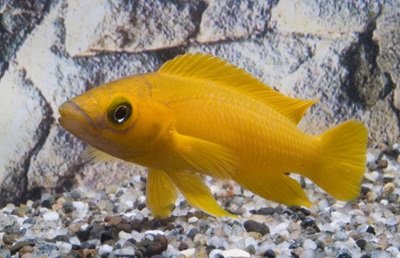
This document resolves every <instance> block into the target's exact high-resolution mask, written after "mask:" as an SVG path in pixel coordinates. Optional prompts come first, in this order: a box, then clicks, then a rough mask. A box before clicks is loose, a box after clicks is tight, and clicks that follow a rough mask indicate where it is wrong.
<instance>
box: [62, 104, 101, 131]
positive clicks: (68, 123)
mask: <svg viewBox="0 0 400 258" xmlns="http://www.w3.org/2000/svg"><path fill="white" fill-rule="evenodd" d="M58 112H59V113H60V117H59V118H58V123H59V124H60V125H61V126H62V127H64V128H65V129H66V130H67V131H70V132H72V133H74V131H75V130H76V129H78V128H80V129H83V128H85V127H86V128H90V127H92V128H95V126H94V123H93V120H92V119H91V118H90V116H89V115H88V114H87V113H86V112H85V111H84V110H82V109H81V108H80V107H79V106H78V104H76V103H75V102H74V101H72V100H68V101H66V102H64V103H63V104H62V105H61V106H60V107H59V108H58Z"/></svg>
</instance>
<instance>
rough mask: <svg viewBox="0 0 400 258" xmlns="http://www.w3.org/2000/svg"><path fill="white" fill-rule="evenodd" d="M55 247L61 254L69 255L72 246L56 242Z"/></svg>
mask: <svg viewBox="0 0 400 258" xmlns="http://www.w3.org/2000/svg"><path fill="white" fill-rule="evenodd" d="M56 245H57V247H58V250H59V251H60V253H62V254H69V253H70V252H71V250H72V245H71V244H70V243H66V242H61V241H57V242H56Z"/></svg>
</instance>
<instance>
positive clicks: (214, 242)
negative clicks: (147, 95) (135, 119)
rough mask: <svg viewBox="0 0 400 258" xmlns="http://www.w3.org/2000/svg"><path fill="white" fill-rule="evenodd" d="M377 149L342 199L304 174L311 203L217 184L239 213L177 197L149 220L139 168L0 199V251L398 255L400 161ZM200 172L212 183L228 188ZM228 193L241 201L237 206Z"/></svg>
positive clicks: (22, 253)
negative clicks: (16, 201)
mask: <svg viewBox="0 0 400 258" xmlns="http://www.w3.org/2000/svg"><path fill="white" fill-rule="evenodd" d="M385 155H386V154H382V157H376V156H374V155H371V154H369V155H368V161H369V163H375V164H376V169H375V170H374V171H371V172H367V174H369V175H370V178H369V179H371V178H373V180H369V179H367V178H365V179H364V180H363V183H362V189H361V195H360V197H359V198H358V199H357V200H355V201H352V202H350V203H345V202H340V201H336V200H335V199H333V198H332V197H330V196H329V195H327V194H326V193H325V192H323V191H321V190H318V189H317V188H316V187H315V186H314V185H313V184H312V183H311V182H309V181H306V185H307V189H306V191H307V195H308V196H309V197H310V199H311V198H312V199H311V200H312V202H314V203H315V205H313V206H312V207H311V208H310V209H305V208H302V207H299V206H289V207H286V206H284V205H278V204H276V203H274V202H271V201H268V200H264V199H262V198H260V197H258V196H255V195H253V194H251V193H250V192H248V191H247V190H245V191H243V192H242V190H241V189H240V187H237V186H235V187H234V188H232V189H231V190H230V192H231V193H230V194H231V196H232V197H229V198H234V201H232V200H231V199H229V198H228V197H226V196H225V194H222V193H226V190H224V191H223V192H220V193H221V194H218V195H217V196H218V198H219V201H221V202H223V205H224V206H226V208H227V209H228V210H231V211H235V212H236V213H239V217H237V218H235V219H231V218H214V217H212V216H208V215H206V214H204V213H202V212H199V211H197V210H195V209H193V208H191V207H190V206H189V205H188V204H187V202H185V201H184V200H183V198H182V197H178V202H177V203H178V205H177V206H176V207H175V210H174V211H173V216H171V217H170V218H168V219H163V220H159V219H157V220H156V219H154V218H153V217H152V216H151V213H150V211H149V210H148V209H147V207H146V206H145V203H146V198H145V193H144V191H145V184H144V182H145V180H144V181H143V180H142V176H136V177H134V178H133V179H132V180H133V182H136V181H137V184H136V183H132V184H125V185H124V184H121V185H110V186H104V185H103V186H99V189H97V190H90V191H88V190H87V189H85V188H77V189H74V190H73V191H72V192H67V193H63V194H61V196H55V195H51V194H48V193H44V194H43V195H42V198H41V199H40V200H35V201H28V202H27V203H26V204H21V205H19V206H16V205H13V204H8V205H6V206H5V207H4V208H2V209H0V239H1V240H0V241H2V244H3V245H4V246H5V247H6V248H9V249H5V248H4V247H2V249H0V257H1V255H3V256H4V257H13V255H18V257H27V258H30V257H39V256H43V257H82V256H83V257H96V256H99V257H109V256H113V257H179V258H187V257H195V256H199V257H200V256H201V257H208V256H209V257H212V256H211V255H213V257H220V258H222V257H260V256H261V257H269V258H274V257H282V258H286V257H299V258H311V257H317V258H320V257H344V258H346V257H363V256H364V257H379V258H380V257H396V256H399V252H400V251H399V249H398V246H400V233H399V232H398V225H399V223H400V208H399V206H398V204H399V194H400V187H399V184H398V182H397V178H400V165H399V164H398V163H397V161H396V160H393V158H390V157H387V156H385ZM379 160H386V161H387V164H386V165H385V163H384V162H382V161H379ZM378 165H379V166H378ZM369 166H370V165H369ZM367 174H366V175H367ZM367 177H368V176H367ZM143 179H144V178H143ZM205 180H206V183H207V184H214V188H213V189H215V190H216V191H219V190H221V189H226V187H225V186H224V185H223V183H219V182H218V181H215V180H213V181H211V180H212V179H208V178H206V179H205ZM225 201H226V203H224V202H225ZM235 202H246V203H244V204H243V205H242V206H240V208H239V206H238V205H237V203H236V204H235ZM79 255H81V256H79Z"/></svg>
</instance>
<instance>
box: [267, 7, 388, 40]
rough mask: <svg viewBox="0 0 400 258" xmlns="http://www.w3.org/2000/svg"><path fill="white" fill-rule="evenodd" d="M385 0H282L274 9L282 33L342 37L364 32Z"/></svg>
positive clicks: (273, 13) (273, 12)
mask: <svg viewBox="0 0 400 258" xmlns="http://www.w3.org/2000/svg"><path fill="white" fill-rule="evenodd" d="M381 2H382V1H374V0H356V1H352V2H349V1H346V0H339V1H317V0H312V1H308V0H300V1H296V2H293V1H290V0H281V1H279V2H278V4H277V6H276V8H274V9H273V10H272V19H273V20H274V21H276V23H277V28H278V30H280V31H283V32H288V33H292V32H295V33H301V34H313V35H317V36H322V37H328V38H341V37H342V36H343V34H348V33H354V32H359V33H360V32H363V31H365V30H366V28H367V26H368V24H369V23H370V22H372V21H373V20H374V19H375V18H376V17H377V15H378V14H379V12H380V9H381V6H382V3H381Z"/></svg>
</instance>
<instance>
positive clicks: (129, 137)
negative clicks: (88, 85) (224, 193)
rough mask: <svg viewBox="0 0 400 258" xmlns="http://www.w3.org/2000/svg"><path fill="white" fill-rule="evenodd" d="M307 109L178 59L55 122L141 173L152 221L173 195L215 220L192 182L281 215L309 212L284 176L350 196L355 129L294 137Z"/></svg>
mask: <svg viewBox="0 0 400 258" xmlns="http://www.w3.org/2000/svg"><path fill="white" fill-rule="evenodd" d="M314 103H315V101H305V100H299V99H295V98H290V97H286V96H284V95H282V94H280V93H278V92H276V91H274V90H273V89H271V88H270V87H268V86H266V85H264V84H262V83H261V82H260V81H258V80H257V79H255V78H254V77H252V76H251V75H249V74H247V73H246V72H244V71H243V70H241V69H239V68H237V67H235V66H233V65H230V64H228V63H227V62H226V61H224V60H221V59H219V58H216V57H212V56H210V55H204V54H186V55H183V56H179V57H177V58H175V59H174V60H171V61H169V62H167V63H165V64H164V65H163V66H162V67H161V68H160V69H159V70H158V71H157V72H154V73H148V74H141V75H133V76H130V77H126V78H123V79H120V80H117V81H114V82H110V83H106V84H104V85H102V86H99V87H97V88H94V89H92V90H90V91H88V92H86V93H84V94H82V95H80V96H78V97H75V98H73V99H72V100H70V101H67V102H66V103H64V104H63V105H62V106H61V107H60V114H61V117H60V119H59V122H60V124H61V125H62V126H63V127H64V128H65V129H67V130H68V131H70V132H71V133H72V134H74V135H75V136H77V137H78V138H80V139H82V140H83V141H86V142H87V143H89V144H90V145H92V146H93V147H94V148H96V149H98V150H99V151H101V152H104V153H107V154H108V155H111V156H113V157H116V158H119V159H122V160H125V161H128V162H133V163H136V164H140V165H142V166H146V167H148V168H149V176H148V180H147V203H148V206H149V208H150V209H151V210H152V212H153V214H154V215H155V216H159V217H167V216H169V215H170V213H171V209H172V207H173V204H174V203H175V201H176V197H177V194H178V192H179V191H180V192H181V193H182V194H183V195H184V197H185V198H186V199H187V200H188V201H189V203H191V204H192V205H193V206H195V207H197V208H200V209H202V210H203V211H205V212H207V213H209V214H212V215H216V216H225V215H231V214H230V213H228V212H226V211H225V210H223V209H222V208H221V207H220V206H219V205H218V204H217V203H216V201H215V200H214V198H213V197H212V195H211V193H210V191H209V189H208V187H207V186H206V185H205V184H204V182H203V181H202V178H201V177H200V176H199V174H204V175H209V176H212V177H215V178H218V179H224V180H227V179H231V180H234V181H235V182H237V183H239V184H240V185H241V186H243V187H245V188H247V189H249V190H250V191H252V192H254V193H256V194H258V195H260V196H262V197H264V198H266V199H270V200H273V201H276V202H279V203H283V204H286V205H301V206H307V207H309V206H311V205H312V204H311V202H310V201H309V200H308V198H307V196H306V195H305V193H304V192H303V190H302V189H301V187H300V185H299V183H298V182H297V181H295V180H294V179H292V178H291V177H289V176H288V173H297V174H300V175H303V176H305V177H307V178H309V179H311V180H312V181H314V182H315V183H316V184H317V185H319V186H320V187H322V188H323V189H324V190H326V191H327V192H328V193H330V194H331V195H333V196H334V197H336V198H338V199H341V200H345V201H348V200H352V199H354V198H356V197H357V196H358V194H359V192H360V186H361V179H362V176H363V174H364V170H365V162H366V143H367V138H368V132H367V130H366V128H365V126H364V125H362V124H361V123H359V122H357V121H347V122H345V123H343V124H341V125H339V126H337V127H334V128H332V129H330V130H328V131H327V132H325V133H323V134H321V135H317V136H313V135H308V134H306V133H304V132H302V131H300V130H299V129H297V123H298V122H299V121H300V119H301V118H302V117H303V115H304V113H305V112H306V110H307V109H308V108H309V107H310V106H311V105H313V104H314Z"/></svg>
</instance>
